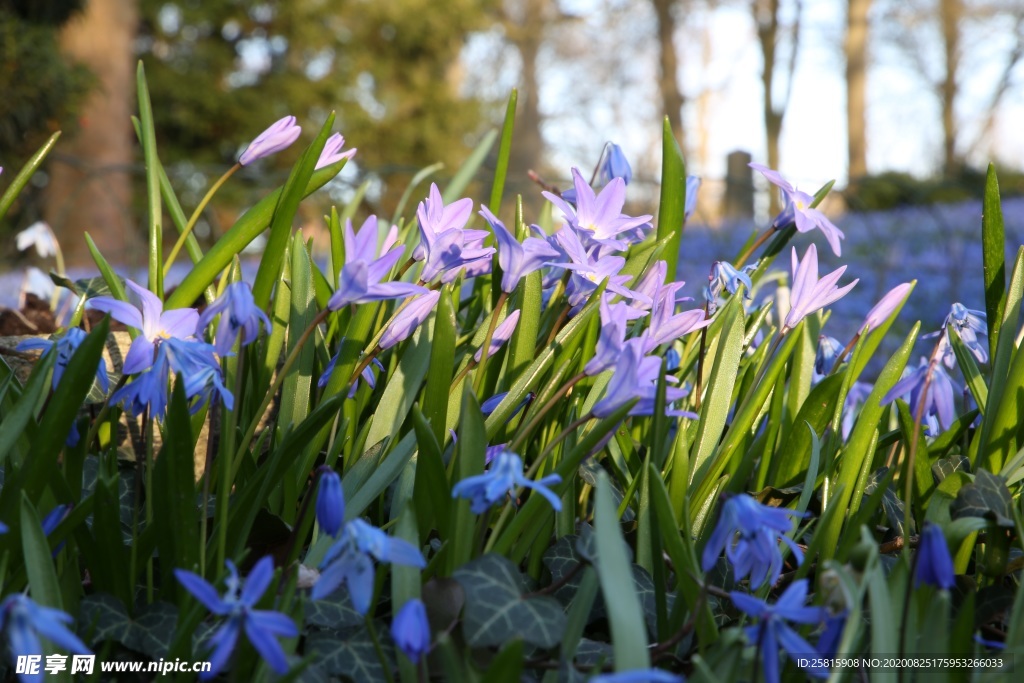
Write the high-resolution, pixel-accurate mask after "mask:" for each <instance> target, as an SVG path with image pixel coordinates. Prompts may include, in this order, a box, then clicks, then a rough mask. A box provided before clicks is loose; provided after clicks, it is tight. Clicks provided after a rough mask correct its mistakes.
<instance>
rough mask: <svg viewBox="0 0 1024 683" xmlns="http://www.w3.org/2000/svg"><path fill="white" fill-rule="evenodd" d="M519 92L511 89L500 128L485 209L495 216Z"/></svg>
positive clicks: (506, 167)
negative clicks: (495, 163) (489, 195)
mask: <svg viewBox="0 0 1024 683" xmlns="http://www.w3.org/2000/svg"><path fill="white" fill-rule="evenodd" d="M518 101H519V91H518V90H516V89H515V88H512V92H511V93H509V96H508V104H507V105H506V106H505V122H504V123H503V124H502V126H501V144H500V145H498V165H497V166H496V167H495V169H494V184H493V185H492V186H491V201H490V203H489V204H488V206H487V208H489V209H490V210H491V213H493V214H494V215H495V216H498V215H500V213H501V196H502V194H503V193H504V191H505V176H506V175H507V174H508V160H509V156H510V155H511V153H512V129H513V128H514V127H515V123H516V102H518Z"/></svg>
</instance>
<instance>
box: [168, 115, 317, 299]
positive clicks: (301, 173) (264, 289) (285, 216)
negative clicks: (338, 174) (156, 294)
mask: <svg viewBox="0 0 1024 683" xmlns="http://www.w3.org/2000/svg"><path fill="white" fill-rule="evenodd" d="M332 126H334V112H331V114H330V115H329V116H328V117H327V120H326V121H324V125H323V126H322V127H321V128H320V133H319V134H317V136H316V138H315V139H314V140H313V142H312V143H310V145H309V147H307V148H306V150H305V151H304V152H303V153H302V156H301V157H299V160H298V162H296V164H295V166H294V167H293V168H292V172H291V173H290V174H289V176H288V180H287V182H285V184H284V188H283V189H282V190H281V194H280V195H279V196H278V201H277V205H276V206H275V207H274V215H273V218H272V219H271V221H270V236H269V237H268V238H267V246H266V248H265V249H264V250H263V258H261V259H260V266H259V269H258V270H257V271H256V279H255V281H254V282H253V285H252V296H253V299H255V301H256V306H257V307H258V308H264V309H265V308H266V307H267V306H268V305H269V304H270V293H271V292H272V291H273V289H274V285H275V283H276V282H277V278H278V274H279V273H280V272H281V260H282V259H283V258H284V248H285V245H286V244H288V240H289V238H290V237H291V233H292V223H294V221H295V214H296V213H297V212H298V210H299V202H301V201H302V198H303V196H304V195H305V193H306V192H305V188H306V187H307V186H308V185H309V183H310V181H311V180H312V178H313V169H314V167H315V166H316V162H317V160H318V159H319V158H320V152H322V151H323V149H324V143H325V142H327V137H328V136H329V135H330V134H331V127H332ZM211 253H212V251H211ZM198 267H199V264H197V268H198ZM183 284H184V283H183Z"/></svg>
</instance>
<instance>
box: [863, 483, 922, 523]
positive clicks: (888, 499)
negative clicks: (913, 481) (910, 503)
mask: <svg viewBox="0 0 1024 683" xmlns="http://www.w3.org/2000/svg"><path fill="white" fill-rule="evenodd" d="M888 472H889V468H888V467H880V468H878V469H877V470H875V471H874V472H872V473H871V476H869V477H868V483H867V486H865V487H864V496H865V497H867V496H870V495H871V494H872V493H874V492H875V489H877V488H878V484H879V482H881V481H883V480H884V479H885V475H886V474H888ZM882 509H883V510H884V511H885V518H886V519H887V520H888V521H889V528H890V529H892V531H893V533H895V534H896V535H897V536H901V535H903V519H904V515H903V501H902V500H900V498H899V496H897V495H896V492H895V491H893V489H892V486H891V485H890V486H889V488H887V489H886V490H885V493H883V494H882ZM910 526H911V529H910V533H914V518H913V517H911V518H910Z"/></svg>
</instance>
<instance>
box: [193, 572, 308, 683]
mask: <svg viewBox="0 0 1024 683" xmlns="http://www.w3.org/2000/svg"><path fill="white" fill-rule="evenodd" d="M227 566H228V571H229V572H230V573H229V575H228V578H227V579H225V581H224V584H225V587H226V588H227V590H226V591H225V593H224V596H223V597H221V596H220V595H219V594H218V593H217V589H216V588H214V587H213V586H212V585H211V584H210V583H208V582H207V581H206V580H205V579H203V577H201V576H199V575H198V574H193V573H192V572H190V571H185V570H184V569H175V570H174V576H175V578H177V579H178V583H180V584H181V585H182V586H183V587H184V588H185V590H187V591H188V592H189V593H191V594H192V596H193V597H194V598H195V599H196V600H198V601H199V602H200V603H202V604H203V606H204V607H206V608H207V609H208V610H210V611H211V612H213V613H214V614H215V615H217V616H219V617H227V619H226V620H225V621H224V622H223V623H222V624H221V626H220V628H219V629H217V632H216V633H214V634H213V635H212V636H211V637H210V640H209V645H210V647H211V648H212V652H211V653H210V659H209V661H210V664H211V667H210V670H209V671H204V672H202V673H200V674H199V679H200V680H209V679H211V678H214V677H216V676H217V674H218V673H220V671H221V669H223V668H224V666H225V665H226V664H227V663H228V659H229V658H230V657H231V653H232V652H234V650H235V645H236V644H237V643H238V636H239V635H241V633H242V632H243V631H244V632H245V636H246V638H248V639H249V642H250V643H252V645H253V647H254V648H256V651H257V652H258V653H259V654H260V656H261V657H262V658H263V661H265V662H266V663H267V664H268V665H269V666H270V668H271V669H273V670H274V671H276V672H277V673H278V674H284V673H286V672H287V671H288V660H287V658H286V657H285V653H284V650H283V649H282V648H281V644H280V643H278V642H277V639H278V638H294V637H296V636H297V635H299V629H298V628H297V627H296V626H295V622H294V621H292V618H291V617H289V616H288V615H286V614H283V613H281V612H275V611H272V610H258V609H255V607H256V605H257V604H258V603H259V602H260V599H261V598H262V597H263V594H264V593H266V592H267V589H268V588H270V583H271V581H272V580H273V578H274V560H273V558H272V557H270V556H269V555H267V556H266V557H264V558H263V559H261V560H260V561H259V562H257V563H256V564H255V566H253V568H252V571H251V572H249V576H248V577H246V579H245V581H244V582H243V581H242V580H241V578H240V577H239V576H238V569H237V568H236V567H235V564H234V563H233V562H232V561H231V560H228V561H227Z"/></svg>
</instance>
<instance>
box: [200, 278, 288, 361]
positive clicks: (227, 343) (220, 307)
mask: <svg viewBox="0 0 1024 683" xmlns="http://www.w3.org/2000/svg"><path fill="white" fill-rule="evenodd" d="M218 314H220V322H219V323H218V324H217V335H216V343H215V345H214V347H215V348H216V349H217V353H218V354H220V355H221V356H226V355H228V354H229V353H231V349H232V347H234V345H235V339H237V338H238V336H239V334H241V337H242V346H245V345H246V344H249V343H251V342H252V341H254V340H255V339H256V337H257V336H258V335H259V333H260V323H263V329H265V330H266V331H267V333H269V332H270V319H269V318H267V314H266V313H264V312H263V311H261V310H260V309H259V308H258V307H257V306H256V301H255V299H253V298H252V288H250V287H249V284H248V283H246V282H232V283H231V284H230V285H228V286H227V289H225V290H224V293H223V294H222V295H221V296H220V297H218V298H217V300H216V301H214V302H213V303H212V304H210V305H209V306H207V307H206V310H205V311H203V313H202V315H200V316H199V323H198V326H197V328H196V333H197V334H198V333H199V331H200V330H202V329H204V328H206V327H207V326H208V325H209V324H210V323H212V322H213V319H214V318H215V317H216V316H217V315H218Z"/></svg>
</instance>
